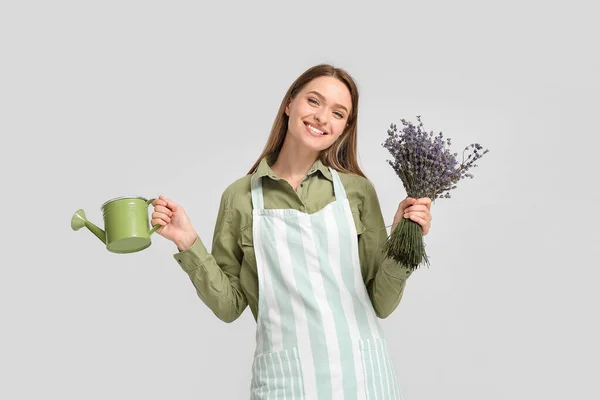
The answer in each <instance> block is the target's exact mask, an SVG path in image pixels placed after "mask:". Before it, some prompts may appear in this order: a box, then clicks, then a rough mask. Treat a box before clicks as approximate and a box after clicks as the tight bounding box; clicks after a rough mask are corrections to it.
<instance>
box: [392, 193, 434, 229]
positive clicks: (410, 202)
mask: <svg viewBox="0 0 600 400" xmlns="http://www.w3.org/2000/svg"><path fill="white" fill-rule="evenodd" d="M430 208H431V199H430V198H429V197H421V198H418V199H414V198H412V197H407V198H406V199H404V200H402V202H400V205H398V211H397V212H396V215H395V216H394V227H393V228H395V226H396V224H397V223H398V222H400V220H401V219H402V218H410V219H411V220H413V221H415V222H416V223H418V224H419V225H421V230H422V231H423V236H425V235H427V234H428V233H429V228H431V220H432V218H433V217H432V216H431V213H430V211H429V209H430ZM393 228H392V230H393Z"/></svg>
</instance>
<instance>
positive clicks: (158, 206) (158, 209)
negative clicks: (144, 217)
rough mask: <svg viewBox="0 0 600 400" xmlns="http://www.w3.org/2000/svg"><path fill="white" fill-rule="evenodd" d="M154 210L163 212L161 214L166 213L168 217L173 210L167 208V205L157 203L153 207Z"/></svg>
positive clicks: (171, 214)
mask: <svg viewBox="0 0 600 400" xmlns="http://www.w3.org/2000/svg"><path fill="white" fill-rule="evenodd" d="M154 211H157V212H161V213H163V214H166V215H168V216H169V217H172V216H173V211H171V210H169V209H168V208H167V207H165V206H160V205H157V206H155V207H154Z"/></svg>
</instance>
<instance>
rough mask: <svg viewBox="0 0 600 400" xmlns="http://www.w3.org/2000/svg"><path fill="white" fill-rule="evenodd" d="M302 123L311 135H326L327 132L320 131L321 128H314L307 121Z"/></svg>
mask: <svg viewBox="0 0 600 400" xmlns="http://www.w3.org/2000/svg"><path fill="white" fill-rule="evenodd" d="M304 125H306V130H307V131H308V133H310V134H311V135H312V136H325V135H327V132H325V131H322V130H320V129H318V128H315V127H314V126H313V125H311V124H309V123H304Z"/></svg>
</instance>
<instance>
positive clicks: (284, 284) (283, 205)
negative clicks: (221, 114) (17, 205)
mask: <svg viewBox="0 0 600 400" xmlns="http://www.w3.org/2000/svg"><path fill="white" fill-rule="evenodd" d="M357 116H358V90H357V88H356V85H355V83H354V81H353V79H352V78H351V77H350V75H349V74H348V73H347V72H345V71H344V70H342V69H339V68H335V67H333V66H331V65H326V64H323V65H317V66H315V67H312V68H310V69H308V70H307V71H305V72H304V73H303V74H302V75H301V76H300V77H298V78H297V79H296V81H295V82H294V83H293V84H292V85H291V87H290V88H289V89H288V91H287V93H286V94H285V96H284V98H283V100H282V102H281V105H280V108H279V110H278V112H277V115H276V117H275V121H274V123H273V126H272V129H271V133H270V135H269V138H268V140H267V143H266V145H265V148H264V150H263V153H262V154H261V155H260V157H259V158H258V160H257V161H256V163H255V164H254V165H253V166H252V168H251V169H250V171H249V172H248V174H246V175H245V176H243V177H241V178H239V179H238V180H236V181H235V182H233V183H232V184H230V185H229V186H228V187H227V188H226V189H225V191H224V192H223V195H222V196H221V203H220V209H219V214H218V216H217V222H216V226H215V231H214V236H213V243H212V244H213V245H212V251H211V252H210V253H209V252H208V251H207V249H206V247H205V246H204V244H203V242H202V240H201V239H200V238H199V237H198V235H197V233H196V231H195V229H194V228H193V226H192V224H191V222H190V220H189V217H188V216H187V213H186V212H185V210H184V209H183V207H182V206H180V205H179V204H177V203H175V202H173V201H171V200H169V199H167V198H165V197H163V196H160V198H159V199H158V200H155V201H154V202H153V203H152V204H153V205H154V207H155V208H154V212H153V214H152V221H151V223H152V224H153V225H154V224H160V225H162V226H161V228H160V229H159V230H158V231H157V232H158V233H159V234H160V235H162V236H163V237H165V238H167V239H169V240H172V241H173V242H174V243H175V244H176V245H177V248H178V250H179V252H178V253H175V254H174V258H175V259H176V260H177V261H178V262H179V264H180V265H181V266H182V268H183V270H184V271H185V272H186V273H187V274H188V276H189V277H190V280H191V281H192V283H193V285H194V287H195V288H196V291H197V293H198V296H199V297H200V299H202V301H203V302H204V303H205V304H206V305H207V306H208V307H210V309H211V310H212V311H213V312H214V314H215V315H216V316H217V317H218V318H220V319H221V320H223V321H225V322H232V321H234V320H235V319H237V318H238V317H239V316H240V315H241V314H242V312H243V311H244V310H245V309H246V307H247V306H250V309H251V311H252V314H253V316H254V318H255V320H256V322H257V334H256V338H257V341H256V350H255V356H254V362H253V364H252V379H251V382H250V383H249V386H250V391H251V398H252V399H257V400H260V399H266V398H271V397H272V396H273V395H274V396H276V397H277V398H297V399H304V398H307V399H356V398H360V399H364V398H367V399H370V398H380V399H401V398H402V396H401V394H400V387H399V384H398V380H397V377H396V375H395V373H394V368H393V365H392V360H391V358H390V356H389V354H388V351H387V342H386V339H385V338H384V336H383V332H382V329H381V326H380V324H379V320H378V318H386V317H387V316H389V315H390V314H391V313H392V312H393V311H394V310H395V309H396V307H397V306H398V304H399V302H400V300H401V298H402V295H403V292H404V287H405V285H406V281H407V279H408V277H409V276H410V275H411V273H412V270H411V269H409V268H407V267H406V266H404V265H401V264H399V263H397V262H396V261H393V260H389V259H384V258H383V253H382V247H381V246H382V245H383V244H384V243H385V241H386V239H387V236H388V234H387V231H386V227H385V225H384V220H383V216H382V214H381V208H380V206H379V200H378V197H377V194H376V192H375V189H374V187H373V185H372V184H371V182H370V181H369V180H368V179H367V178H366V177H365V175H364V174H363V172H362V171H361V169H360V167H359V166H358V162H357V154H356V147H357V139H356V135H357V130H356V127H357ZM419 200H421V199H419ZM405 212H406V213H407V215H413V214H414V215H419V216H420V217H422V221H424V222H423V224H424V225H427V224H429V221H430V220H431V217H430V214H429V206H428V205H426V204H425V203H423V204H417V200H416V199H411V198H406V199H404V200H403V201H402V202H400V204H399V206H398V211H397V213H396V215H395V217H394V222H395V223H397V222H398V221H399V219H400V218H402V217H403V215H404V214H405Z"/></svg>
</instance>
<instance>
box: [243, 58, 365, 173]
mask: <svg viewBox="0 0 600 400" xmlns="http://www.w3.org/2000/svg"><path fill="white" fill-rule="evenodd" d="M320 76H332V77H335V78H337V79H339V80H340V81H341V82H342V83H344V84H345V85H346V87H347V88H348V90H349V91H350V96H351V98H352V110H351V113H350V115H349V116H348V125H347V126H346V128H345V129H344V132H343V133H342V134H341V135H340V137H339V138H338V139H337V140H336V141H335V142H334V143H333V144H332V145H331V146H329V147H328V148H327V149H325V150H323V151H322V152H321V154H320V156H319V157H320V158H321V161H322V162H323V164H324V165H326V166H330V167H332V168H334V169H335V170H337V171H340V172H346V173H352V174H356V175H360V176H362V177H365V174H364V173H363V172H362V170H361V169H360V167H359V166H358V159H357V154H356V147H357V138H356V131H357V129H356V127H357V119H358V89H357V87H356V84H355V83H354V80H353V79H352V77H351V76H350V75H349V74H348V73H347V72H346V71H344V70H343V69H341V68H335V67H334V66H332V65H330V64H319V65H315V66H314V67H311V68H309V69H307V70H306V71H305V72H304V73H303V74H302V75H300V76H299V77H298V78H297V79H296V81H295V82H294V83H292V86H290V88H289V89H288V91H287V93H286V94H285V96H284V97H283V100H282V101H281V105H280V106H279V111H278V112H277V116H276V117H275V121H274V122H273V126H272V127H271V133H270V135H269V139H268V140H267V144H266V145H265V148H264V150H263V152H262V154H261V155H260V157H259V158H258V160H256V162H255V163H254V165H253V166H252V168H251V169H250V171H249V172H248V175H250V174H252V173H253V172H254V171H255V170H256V168H257V167H258V164H260V161H261V160H262V159H263V158H264V157H266V156H270V155H271V154H273V153H277V152H279V151H280V150H281V146H283V141H284V139H285V135H286V133H287V129H288V120H289V117H288V116H287V114H286V113H285V107H286V105H287V104H288V102H289V101H290V100H291V99H293V98H294V97H295V96H296V95H297V94H298V92H300V91H301V90H302V88H303V87H304V86H305V85H306V84H307V83H309V82H310V81H312V80H313V79H315V78H318V77H320Z"/></svg>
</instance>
